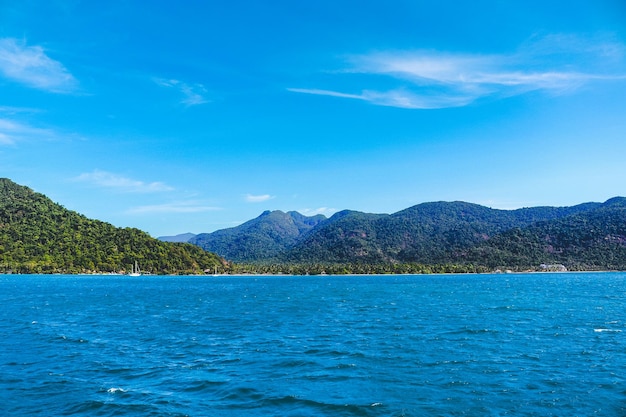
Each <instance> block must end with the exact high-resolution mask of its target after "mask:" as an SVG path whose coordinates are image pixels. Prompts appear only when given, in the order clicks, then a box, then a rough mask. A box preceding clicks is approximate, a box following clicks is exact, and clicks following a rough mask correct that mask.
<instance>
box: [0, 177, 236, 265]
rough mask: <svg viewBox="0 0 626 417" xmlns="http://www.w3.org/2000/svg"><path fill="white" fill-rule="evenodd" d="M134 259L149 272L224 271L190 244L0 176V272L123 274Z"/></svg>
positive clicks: (215, 260) (211, 256) (217, 261)
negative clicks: (73, 207)
mask: <svg viewBox="0 0 626 417" xmlns="http://www.w3.org/2000/svg"><path fill="white" fill-rule="evenodd" d="M135 261H137V262H138V263H139V266H140V268H141V270H142V271H144V272H146V273H153V274H191V273H202V272H203V271H204V270H207V269H208V270H210V271H214V269H215V268H216V267H218V268H220V269H221V270H223V269H224V268H225V267H226V265H227V263H226V262H225V261H224V260H223V259H221V258H220V257H219V256H217V255H215V254H212V253H208V252H206V251H204V250H202V249H200V248H198V247H197V246H194V245H191V244H180V243H168V242H161V241H159V240H157V239H154V238H152V237H150V236H149V235H148V234H147V233H144V232H142V231H140V230H138V229H134V228H116V227H114V226H113V225H111V224H108V223H105V222H102V221H98V220H90V219H88V218H86V217H85V216H83V215H80V214H78V213H76V212H74V211H70V210H67V209H65V208H64V207H62V206H60V205H59V204H56V203H54V202H52V201H51V200H50V199H48V198H47V197H45V196H44V195H42V194H39V193H36V192H34V191H33V190H31V189H30V188H27V187H24V186H20V185H18V184H15V183H14V182H12V181H10V180H8V179H6V178H0V273H2V272H14V273H91V272H127V271H129V270H130V268H131V267H132V265H133V264H134V262H135Z"/></svg>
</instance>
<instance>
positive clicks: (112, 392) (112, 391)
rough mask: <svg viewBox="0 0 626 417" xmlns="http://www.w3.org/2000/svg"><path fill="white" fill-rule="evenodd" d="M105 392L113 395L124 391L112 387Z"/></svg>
mask: <svg viewBox="0 0 626 417" xmlns="http://www.w3.org/2000/svg"><path fill="white" fill-rule="evenodd" d="M107 392H108V393H110V394H115V393H117V392H126V390H125V389H124V388H119V387H113V388H109V389H108V390H107Z"/></svg>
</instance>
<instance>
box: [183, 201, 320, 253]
mask: <svg viewBox="0 0 626 417" xmlns="http://www.w3.org/2000/svg"><path fill="white" fill-rule="evenodd" d="M325 220H326V217H325V216H323V215H321V214H320V215H317V216H312V217H307V216H304V215H302V214H300V213H298V212H295V211H290V212H288V213H284V212H282V211H280V210H276V211H265V212H263V213H262V214H261V215H260V216H259V217H257V218H256V219H252V220H250V221H248V222H246V223H244V224H242V225H240V226H237V227H233V228H229V229H223V230H218V231H216V232H213V233H201V234H199V235H197V236H195V237H193V238H192V239H190V240H189V243H192V244H194V245H197V246H199V247H201V248H203V249H204V250H207V251H210V252H215V253H217V254H219V255H220V256H223V257H224V258H226V259H228V260H231V261H234V262H258V261H270V260H274V259H276V257H278V256H279V255H280V254H282V253H283V252H284V251H285V250H287V249H288V248H290V247H292V246H293V245H295V244H296V243H297V242H298V241H299V240H300V239H301V238H302V236H305V235H306V234H307V233H308V232H309V231H310V230H312V229H313V228H314V227H315V226H317V225H318V224H320V223H322V222H323V221H325Z"/></svg>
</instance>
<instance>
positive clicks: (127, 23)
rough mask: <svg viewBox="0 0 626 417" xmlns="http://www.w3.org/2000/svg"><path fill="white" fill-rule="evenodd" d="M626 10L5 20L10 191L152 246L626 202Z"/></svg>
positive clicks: (184, 7) (181, 9) (25, 6)
mask: <svg viewBox="0 0 626 417" xmlns="http://www.w3.org/2000/svg"><path fill="white" fill-rule="evenodd" d="M625 155H626V3H624V1H622V0H614V1H612V0H598V1H556V0H555V1H532V0H531V1H482V0H478V1H471V2H469V1H467V2H462V1H445V0H444V1H420V0H414V1H398V0H390V1H363V0H360V1H340V0H339V1H338V0H335V1H327V0H320V1H297V0H290V1H287V0H282V1H271V0H269V1H239V0H232V1H191V0H187V1H180V2H172V1H156V0H155V1H150V2H146V1H138V0H137V1H133V0H109V1H80V0H45V1H44V0H41V1H30V0H21V1H13V0H0V177H7V178H10V179H12V180H13V181H16V182H18V183H20V184H23V185H27V186H29V187H31V188H33V189H34V190H35V191H38V192H41V193H43V194H45V195H47V196H48V197H50V198H51V199H53V200H54V201H56V202H58V203H60V204H62V205H63V206H65V207H66V208H69V209H72V210H76V211H78V212H80V213H82V214H85V215H86V216H88V217H91V218H97V219H100V220H104V221H107V222H110V223H112V224H114V225H116V226H119V227H127V226H130V227H137V228H140V229H142V230H145V231H147V232H149V233H150V234H151V235H152V236H155V237H156V236H162V235H173V234H178V233H184V232H194V233H201V232H210V231H214V230H217V229H222V228H226V227H232V226H235V225H237V224H240V223H242V222H244V221H247V220H249V219H251V218H254V217H256V216H258V215H259V214H260V213H261V212H262V211H264V210H276V209H278V210H283V211H289V210H297V211H300V212H301V213H303V214H308V215H312V214H316V213H323V214H325V215H327V216H329V215H332V214H333V213H334V212H336V211H338V210H342V209H353V210H359V211H365V212H374V213H393V212H396V211H399V210H402V209H404V208H407V207H410V206H412V205H415V204H419V203H422V202H428V201H440V200H444V201H454V200H462V201H468V202H472V203H477V204H482V205H486V206H489V207H493V208H502V209H513V208H519V207H529V206H540V205H550V206H564V205H574V204H578V203H581V202H586V201H604V200H606V199H608V198H610V197H613V196H618V195H620V196H624V195H626V163H625V162H624V158H625Z"/></svg>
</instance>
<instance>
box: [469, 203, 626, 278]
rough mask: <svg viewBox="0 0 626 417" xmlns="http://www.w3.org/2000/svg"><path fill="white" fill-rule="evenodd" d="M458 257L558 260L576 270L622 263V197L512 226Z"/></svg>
mask: <svg viewBox="0 0 626 417" xmlns="http://www.w3.org/2000/svg"><path fill="white" fill-rule="evenodd" d="M457 259H458V260H459V261H465V262H475V263H478V262H480V263H481V264H482V265H486V266H490V267H493V266H499V265H507V266H510V267H518V268H519V267H524V266H527V265H539V264H545V265H550V264H562V265H565V266H566V267H567V268H568V269H576V270H601V269H603V270H624V269H626V198H622V197H616V198H612V199H610V200H607V201H606V202H605V203H604V204H601V205H598V206H596V207H595V208H594V209H592V210H587V211H582V212H579V213H573V214H571V215H568V216H564V217H562V218H558V219H554V220H551V221H540V222H536V223H533V224H531V225H529V226H528V227H524V228H513V229H511V230H508V231H506V232H504V233H502V234H500V235H498V236H495V237H494V238H493V239H490V240H489V241H486V242H483V244H481V245H477V246H475V247H472V248H471V249H470V250H469V251H467V252H466V253H462V254H458V258H457Z"/></svg>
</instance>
